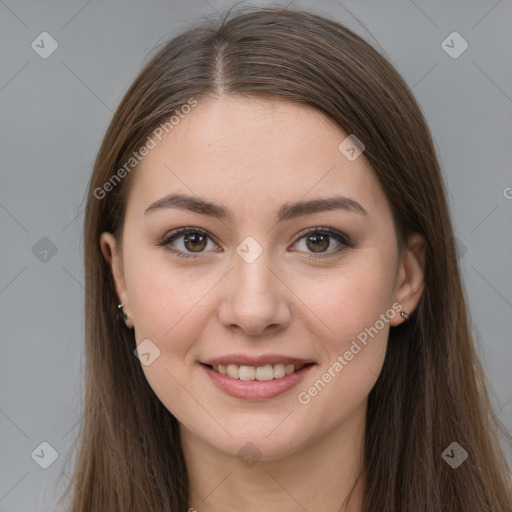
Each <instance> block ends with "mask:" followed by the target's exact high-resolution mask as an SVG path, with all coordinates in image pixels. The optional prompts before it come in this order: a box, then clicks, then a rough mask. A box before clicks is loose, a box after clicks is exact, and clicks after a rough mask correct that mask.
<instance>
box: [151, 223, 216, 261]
mask: <svg viewBox="0 0 512 512" xmlns="http://www.w3.org/2000/svg"><path fill="white" fill-rule="evenodd" d="M209 240H211V238H210V236H209V235H208V234H207V233H206V232H205V231H203V230H202V229H198V228H180V229H178V230H176V231H174V232H172V233H170V234H169V235H168V236H167V237H165V238H164V239H163V240H162V241H161V242H160V243H159V244H158V245H160V246H161V247H165V248H167V249H168V250H169V251H171V252H172V253H173V254H175V255H176V256H180V257H183V258H195V257H198V256H200V255H201V254H202V253H207V252H209V251H206V250H205V249H206V248H207V246H208V241H209ZM212 243H213V242H212ZM214 245H216V244H214Z"/></svg>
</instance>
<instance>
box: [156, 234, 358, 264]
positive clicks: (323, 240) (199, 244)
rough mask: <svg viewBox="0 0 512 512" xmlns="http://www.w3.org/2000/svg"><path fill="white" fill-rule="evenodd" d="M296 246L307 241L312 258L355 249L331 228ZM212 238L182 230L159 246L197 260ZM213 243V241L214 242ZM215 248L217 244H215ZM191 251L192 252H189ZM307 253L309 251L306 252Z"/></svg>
mask: <svg viewBox="0 0 512 512" xmlns="http://www.w3.org/2000/svg"><path fill="white" fill-rule="evenodd" d="M300 235H301V236H299V238H298V239H297V240H296V242H295V243H294V245H296V244H298V243H299V242H300V241H302V240H303V239H304V240H305V244H306V248H308V249H313V250H312V252H310V256H309V257H310V258H311V257H313V258H314V257H318V258H324V257H328V256H332V255H334V254H337V253H339V252H341V251H342V250H344V249H345V248H347V247H353V244H352V243H351V242H350V240H349V238H348V236H346V235H345V234H343V233H341V232H339V231H336V230H334V229H331V228H313V229H310V230H308V231H307V232H305V233H304V232H303V233H301V234H300ZM180 239H183V240H182V241H181V245H182V247H183V248H179V249H178V248H176V247H175V246H174V245H172V244H173V243H174V242H175V241H177V240H180ZM332 239H335V240H336V241H337V242H338V244H339V245H338V247H336V248H335V249H333V250H330V251H327V249H328V248H329V247H331V241H332ZM208 240H210V236H209V235H208V233H206V231H204V230H202V229H199V228H180V229H178V230H175V231H173V232H172V233H170V234H169V235H168V236H166V237H165V238H164V239H163V240H162V241H161V242H159V243H158V245H159V246H162V247H166V248H167V249H168V250H170V251H171V252H172V253H173V254H175V255H176V256H179V257H183V258H197V257H199V256H200V255H201V254H202V253H203V252H208V251H205V249H206V248H207V246H208ZM212 243H213V241H212ZM213 244H214V245H215V246H216V245H217V244H215V243H213ZM189 251H190V252H189ZM306 252H307V251H306Z"/></svg>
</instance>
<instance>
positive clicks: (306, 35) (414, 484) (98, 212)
mask: <svg viewBox="0 0 512 512" xmlns="http://www.w3.org/2000/svg"><path fill="white" fill-rule="evenodd" d="M212 94H220V95H235V94H236V95H243V96H247V97H249V96H251V97H257V96H261V97H268V98H274V99H284V100H289V101H293V102H296V103H298V104H303V105H309V106H312V107H314V108H315V109H318V110H319V111H321V112H323V113H325V114H326V115H327V116H329V117H330V118H331V119H333V120H334V121H335V122H336V123H337V124H338V125H339V126H340V127H341V128H342V129H343V130H344V131H345V132H347V133H350V134H355V135H356V136H357V138H358V139H360V140H361V141H363V142H364V144H365V152H364V155H365V157H366V158H367V160H368V162H369V163H370V165H371V167H372V168H373V171H374V172H375V174H376V176H377V177H378V179H379V182H380V184H381V186H382V188H383V190H384V192H385V194H386V196H387V199H388V201H389V204H390V205H391V209H392V213H393V217H394V221H395V225H396V232H397V240H398V241H399V242H403V241H404V240H405V239H406V237H407V235H408V234H409V233H411V232H417V233H420V234H422V235H423V236H424V237H425V239H426V242H427V253H426V268H425V283H424V286H425V288H424V293H423V296H422V298H421V300H420V303H419V305H418V307H417V309H416V311H414V312H413V314H412V315H411V318H410V319H409V321H407V322H405V323H403V324H402V325H400V326H399V327H394V328H392V329H391V331H390V335H389V345H388V350H387V354H386V359H385V362H384V366H383V368H382V372H381V374H380V376H379V378H378V380H377V383H376V384H375V386H374V388H373V389H372V391H371V392H370V395H369V397H368V411H367V422H366V439H365V450H364V454H365V455H364V458H365V460H364V467H365V482H366V489H365V498H364V510H365V511H367V512H375V511H376V510H379V511H380V512H396V511H407V512H420V511H436V512H439V511H445V512H448V511H449V512H468V511H479V512H483V511H492V512H505V511H508V512H509V511H510V510H512V498H511V484H510V474H509V469H508V467H507V464H506V460H505V458H504V456H503V453H502V450H501V447H500V441H499V437H498V429H501V430H502V431H503V432H504V433H505V435H507V436H508V439H510V436H509V435H508V433H506V431H505V429H504V428H503V426H501V425H500V423H499V422H498V420H497V419H496V417H495V416H494V414H493V410H492V407H491V404H490V402H489V399H488V394H487V386H488V383H487V381H486V379H485V376H484V374H483V372H482V368H481V365H480V362H479V360H478V358H477V355H476V352H475V349H474V346H473V339H472V333H471V329H470V319H469V317H468V308H467V305H466V299H465V292H464V289H463V286H462V282H461V274H460V270H459V267H458V262H457V257H456V248H455V245H454V237H453V231H452V224H451V219H450V212H449V208H448V204H447V200H446V196H445V185H444V182H443V177H442V174H441V172H440V168H439V164H438V161H437V157H436V154H435V150H434V146H433V142H432V139H431V136H430V134H429V130H428V127H427V125H426V122H425V120H424V118H423V115H422V113H421V110H420V108H419V107H418V104H417V103H416V101H415V100H414V98H413V96H412V94H411V92H410V90H409V88H408V86H407V85H406V83H405V82H404V81H403V79H402V78H401V77H400V76H399V74H398V73H397V71H396V70H395V69H394V68H393V67H392V65H391V64H390V63H389V62H388V61H387V60H386V59H384V58H383V57H382V56H381V55H379V53H378V52H377V51H376V50H374V48H373V47H372V46H371V45H370V44H368V43H367V42H365V41H364V40H363V39H362V38H360V37H359V36H357V35H356V34H354V33H353V32H351V31H350V30H348V29H347V28H345V27H343V26H342V25H340V24H338V23H335V22H333V21H330V20H328V19H325V18H323V17H320V16H318V15H315V14H313V13H308V12H303V11H294V10H288V9H281V8H257V9H254V8H251V9H245V10H244V9H242V10H241V11H240V12H238V13H236V15H234V14H233V13H232V12H231V11H230V12H228V13H227V15H225V16H223V17H222V18H221V19H216V20H213V21H211V20H207V21H206V22H202V23H201V24H200V25H197V26H195V27H193V28H191V29H189V30H188V31H186V32H185V33H183V34H181V35H179V36H178V37H176V38H174V39H172V40H171V41H170V42H168V43H167V44H165V45H164V46H163V47H162V48H161V49H159V51H158V52H157V53H156V55H155V56H154V57H153V58H152V59H151V60H150V62H149V63H147V65H146V66H145V67H144V69H143V70H142V71H141V73H140V74H139V76H138V77H137V78H136V79H135V81H134V82H133V84H132V85H131V87H130V88H129V90H128V91H127V93H126V94H125V96H124V98H123V100H122V101H121V104H120V105H119V107H118V109H117V110H116V112H115V114H114V117H113V119H112V122H111V123H110V126H109V127H108V129H107V132H106V134H105V137H104V139H103V143H102V145H101V148H100V150H99V153H98V155H97V159H96V162H95V165H94V169H93V172H92V176H91V180H90V183H89V190H88V195H87V207H86V214H85V224H84V242H85V277H86V282H85V291H86V295H85V301H86V305H85V317H86V329H85V342H86V375H85V378H86V380H85V382H86V394H85V407H84V416H83V422H82V426H81V435H80V438H79V441H80V444H79V450H78V453H77V457H76V464H75V470H74V474H73V477H72V479H71V480H72V482H71V483H70V484H69V486H68V488H67V489H66V492H65V493H64V495H68V494H69V493H70V491H73V500H72V511H73V512H91V511H101V512H114V511H120V512H121V511H122V512H141V511H152V512H164V511H166V512H169V511H171V512H178V511H179V512H182V511H185V510H187V509H188V497H189V485H188V477H187V471H186V466H185V461H184V457H183V453H182V450H181V444H180V437H179V430H178V424H177V421H176V419H175V418H174V416H173V415H172V414H171V413H170V412H169V411H168V410H167V409H166V408H165V407H164V405H163V404H162V403H161V402H160V401H159V400H158V398H157V397H156V395H155V393H154V392H153V391H152V389H151V388H150V386H149V384H148V383H147V380H146V378H145V376H144V373H143V371H142V369H141V365H140V362H139V361H138V360H137V358H136V357H135V356H134V353H133V351H134V349H135V339H134V335H133V331H132V330H129V329H127V328H126V327H125V325H124V324H123V323H122V322H119V321H118V319H117V318H116V306H117V297H116V293H115V288H114V286H113V280H112V276H111V271H110V268H109V266H108V264H107V262H106V261H105V259H104V258H103V256H102V253H101V251H100V245H99V239H100V234H101V233H102V232H104V231H109V232H111V233H114V234H115V236H116V237H117V239H118V240H119V239H120V238H121V236H122V229H123V219H124V211H125V206H126V201H127V195H128V191H129V188H128V185H129V183H130V176H131V174H132V173H133V172H136V170H132V171H130V172H127V173H125V174H126V177H124V179H121V180H117V181H115V182H114V181H112V176H113V175H114V174H115V173H116V172H117V170H118V169H120V168H121V167H122V166H123V165H124V164H125V163H126V162H127V161H129V159H130V157H131V155H132V154H133V152H135V151H138V150H139V148H140V147H141V146H142V145H143V144H144V142H145V141H146V139H147V137H148V135H150V134H151V133H152V131H153V130H154V129H155V128H156V127H158V125H160V124H161V123H162V122H164V121H165V120H167V119H169V118H170V116H172V115H175V113H176V112H178V111H179V110H180V109H181V108H182V107H183V106H184V105H186V104H187V103H189V102H190V100H191V98H193V99H195V100H196V101H198V102H199V104H200V102H201V99H204V98H205V97H206V96H207V95H212ZM109 180H111V181H110V183H111V186H109V187H105V183H107V182H109ZM106 188H108V192H105V193H103V192H102V193H101V194H99V192H98V190H103V191H105V190H106ZM95 191H96V192H95ZM100 196H101V197H100ZM452 442H457V443H458V444H459V445H460V446H461V447H462V448H463V449H464V450H465V451H466V452H467V453H468V458H467V460H466V461H465V462H464V463H463V464H462V465H460V466H459V467H458V468H456V469H454V468H452V467H450V465H449V464H447V462H445V460H443V458H442V456H441V455H442V453H443V451H444V450H445V449H446V448H447V447H448V446H449V445H451V443H452Z"/></svg>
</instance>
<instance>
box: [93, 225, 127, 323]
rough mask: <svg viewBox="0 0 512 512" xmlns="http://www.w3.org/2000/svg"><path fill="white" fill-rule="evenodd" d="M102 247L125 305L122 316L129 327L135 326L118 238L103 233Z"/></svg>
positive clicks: (116, 312)
mask: <svg viewBox="0 0 512 512" xmlns="http://www.w3.org/2000/svg"><path fill="white" fill-rule="evenodd" d="M100 248H101V252H102V254H103V257H104V258H105V260H106V261H107V263H108V265H109V266H110V271H111V273H112V277H113V280H114V285H115V288H116V290H115V291H116V294H117V298H118V301H119V303H120V304H122V305H123V307H122V313H123V314H124V315H125V317H122V319H123V320H124V322H125V323H126V325H127V327H130V328H131V327H133V322H132V320H131V314H130V306H129V300H128V293H127V290H126V284H125V280H124V273H123V265H122V261H121V255H120V252H119V249H118V244H117V240H116V239H115V237H114V236H113V235H112V233H108V232H105V233H102V234H101V236H100ZM112 314H119V311H113V312H112Z"/></svg>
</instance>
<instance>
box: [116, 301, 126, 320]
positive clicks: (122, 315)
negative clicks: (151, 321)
mask: <svg viewBox="0 0 512 512" xmlns="http://www.w3.org/2000/svg"><path fill="white" fill-rule="evenodd" d="M123 308H124V304H123V303H122V302H121V304H119V305H118V306H117V314H118V315H119V318H121V320H124V321H125V322H126V319H127V318H128V315H127V314H126V313H125V312H124V311H123Z"/></svg>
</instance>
